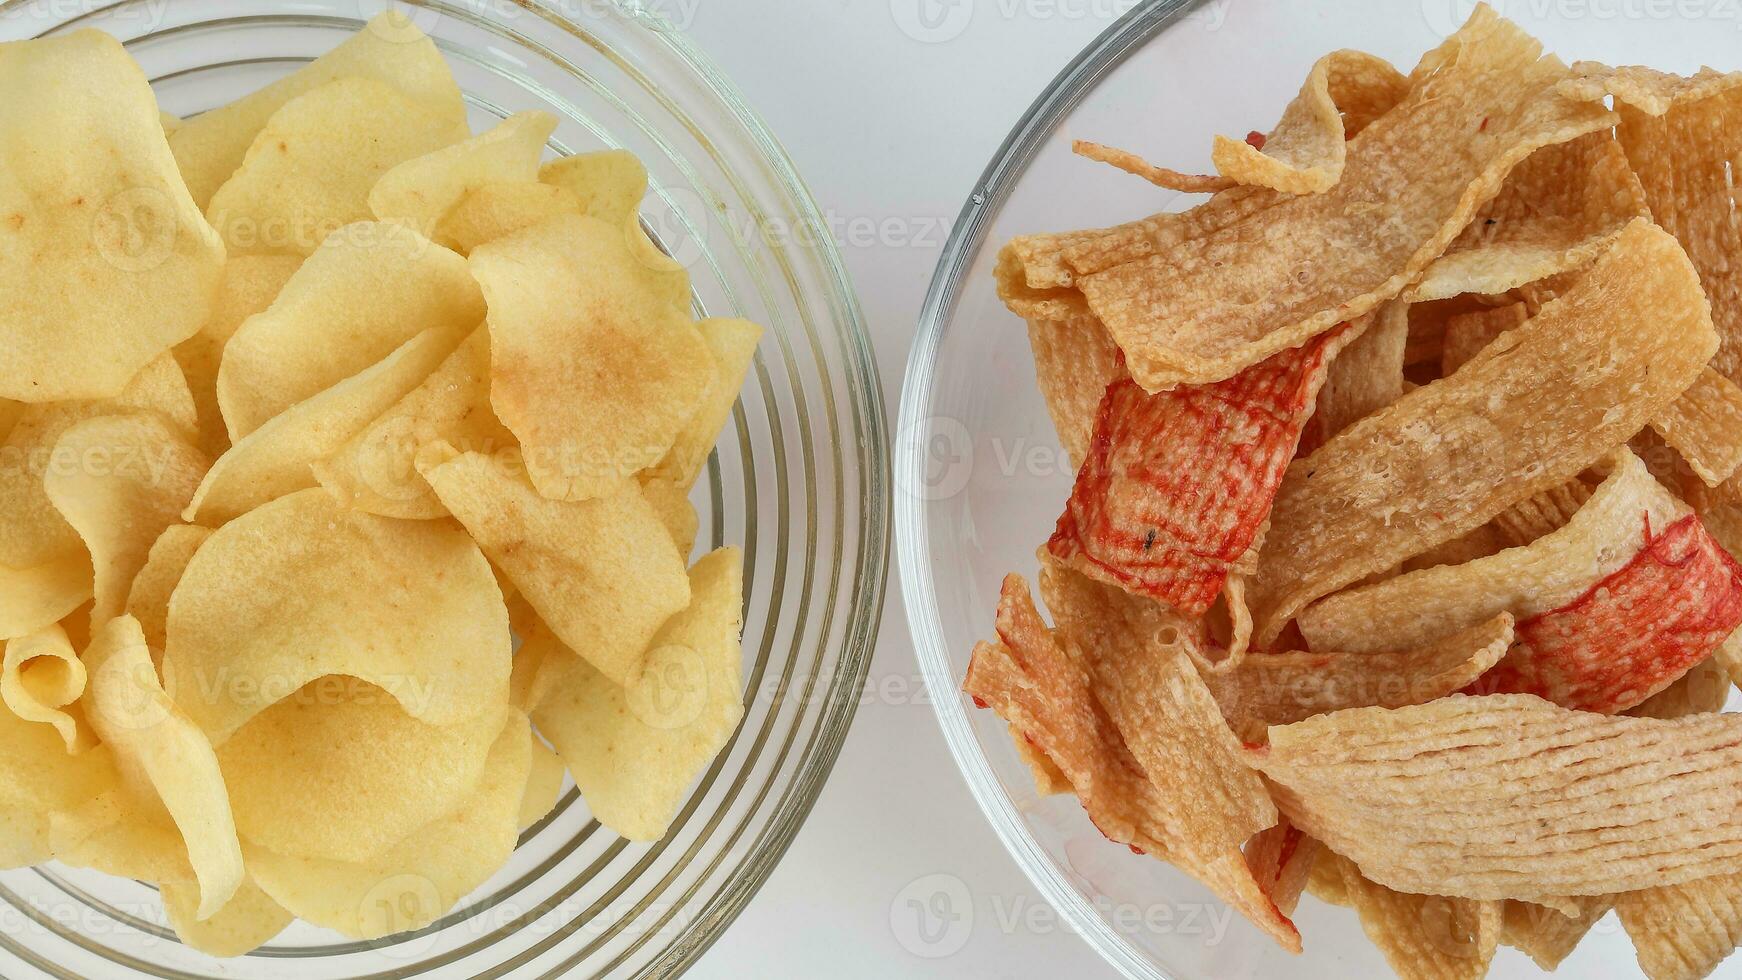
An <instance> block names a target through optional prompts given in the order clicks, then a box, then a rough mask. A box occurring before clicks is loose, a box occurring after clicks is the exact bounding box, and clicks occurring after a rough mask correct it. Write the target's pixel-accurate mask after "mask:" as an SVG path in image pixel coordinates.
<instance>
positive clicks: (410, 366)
mask: <svg viewBox="0 0 1742 980" xmlns="http://www.w3.org/2000/svg"><path fill="white" fill-rule="evenodd" d="M453 350H454V348H453V341H452V339H451V338H450V337H449V336H448V335H447V334H446V333H445V332H444V331H441V330H437V329H430V330H425V331H424V332H423V333H420V334H418V335H417V336H415V337H413V338H411V339H410V340H408V341H406V342H405V343H404V344H403V345H401V346H400V348H399V349H398V350H396V351H394V352H392V353H391V354H388V355H387V357H385V358H383V359H382V360H381V362H380V363H378V364H374V365H372V366H370V367H368V368H365V369H364V370H363V371H361V372H360V373H358V374H357V375H356V376H355V377H352V378H346V379H344V380H342V381H340V382H338V383H337V384H335V385H333V386H332V387H331V388H328V389H327V390H325V391H322V392H320V393H319V394H316V395H314V396H313V397H311V398H309V399H308V400H307V401H303V402H299V403H297V404H295V405H292V406H291V407H290V408H288V409H286V410H284V411H283V412H281V413H279V414H278V415H276V416H274V417H273V418H272V419H271V420H270V421H268V422H267V423H266V424H265V425H263V426H261V427H260V428H258V429H255V430H254V431H252V432H250V433H248V434H247V435H246V436H243V437H242V438H241V439H239V440H237V442H236V444H235V445H234V446H231V447H230V449H229V450H228V451H227V452H225V453H224V455H222V456H219V457H218V458H217V460H215V461H214V462H213V463H212V468H211V470H210V471H209V472H208V473H207V474H206V478H205V480H204V481H202V482H201V483H200V486H199V490H198V491H196V492H195V494H194V496H193V499H192V501H191V502H190V503H189V504H188V506H187V509H186V510H185V511H183V514H182V516H183V517H184V518H185V519H186V520H188V521H197V522H201V523H206V524H222V523H223V522H225V521H228V520H232V519H234V518H236V517H239V516H241V515H242V514H245V513H247V512H248V511H249V510H251V509H253V508H255V507H259V506H260V505H261V504H264V503H266V502H268V501H270V500H275V499H277V498H279V497H282V496H284V495H286V494H289V493H295V492H296V491H298V490H305V489H308V488H310V487H313V486H315V485H316V484H317V482H318V481H317V480H316V475H315V471H314V470H313V468H312V467H313V464H315V463H316V462H318V461H320V460H322V459H325V458H327V457H329V456H331V455H333V454H335V453H338V452H340V451H341V450H343V448H344V447H345V445H346V443H348V442H350V441H351V440H352V439H353V438H355V437H356V436H357V435H358V434H359V433H361V432H363V431H364V430H365V429H367V428H368V426H369V423H370V422H372V421H374V420H375V419H377V418H379V417H380V416H381V414H382V413H383V412H387V411H389V410H391V409H392V408H393V407H394V405H395V404H396V403H397V402H399V401H400V399H402V398H405V397H406V396H407V395H409V394H411V393H412V392H413V391H414V390H415V389H416V388H417V386H418V385H420V384H422V383H423V382H424V381H425V380H426V379H428V378H429V377H430V375H431V374H432V373H433V372H434V371H436V369H437V368H438V367H440V365H441V364H442V362H443V361H444V360H446V359H447V357H448V355H449V354H451V353H452V352H453Z"/></svg>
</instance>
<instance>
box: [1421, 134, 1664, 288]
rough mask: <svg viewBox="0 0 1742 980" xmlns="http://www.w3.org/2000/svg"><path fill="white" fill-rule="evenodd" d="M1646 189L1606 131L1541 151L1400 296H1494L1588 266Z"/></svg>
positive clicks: (1637, 210)
mask: <svg viewBox="0 0 1742 980" xmlns="http://www.w3.org/2000/svg"><path fill="white" fill-rule="evenodd" d="M1649 214H1650V212H1649V209H1648V208H1647V207H1646V204H1645V192H1644V190H1643V189H1642V188H1641V187H1640V186H1639V178H1637V177H1635V176H1634V175H1633V170H1632V168H1631V167H1629V166H1628V163H1627V154H1626V153H1625V152H1623V150H1622V149H1621V144H1619V143H1617V142H1616V141H1615V137H1614V136H1613V135H1611V134H1610V133H1609V132H1608V131H1607V130H1604V131H1601V132H1596V133H1590V134H1588V135H1585V136H1580V137H1579V138H1578V139H1575V140H1571V141H1568V142H1565V143H1557V144H1553V145H1550V146H1545V147H1543V148H1542V149H1540V150H1537V151H1536V152H1535V153H1532V154H1531V155H1530V156H1529V157H1527V158H1526V159H1525V160H1524V161H1523V162H1522V163H1520V164H1519V165H1518V166H1516V167H1514V168H1513V169H1512V172H1511V173H1509V174H1508V175H1507V177H1506V182H1505V184H1503V185H1502V186H1501V189H1500V193H1499V194H1498V195H1497V196H1496V197H1495V198H1494V200H1492V201H1490V202H1489V203H1488V204H1486V205H1485V206H1483V207H1482V208H1481V209H1480V210H1479V211H1477V212H1476V215H1475V217H1474V218H1473V219H1471V221H1470V224H1469V226H1468V227H1466V228H1465V229H1464V230H1463V233H1462V234H1460V235H1459V236H1458V238H1457V239H1456V240H1455V241H1453V242H1452V244H1451V245H1450V246H1449V247H1448V248H1447V249H1446V254H1445V255H1443V256H1441V257H1440V258H1439V259H1437V260H1435V262H1434V263H1433V264H1432V265H1430V266H1429V267H1428V268H1427V270H1426V271H1425V272H1423V273H1422V277H1421V280H1420V281H1419V282H1417V283H1415V284H1414V285H1412V286H1410V287H1409V289H1408V290H1406V291H1405V294H1404V295H1405V296H1406V297H1407V298H1409V299H1411V300H1412V301H1416V302H1420V301H1424V300H1435V299H1447V298H1450V297H1452V296H1456V295H1458V294H1459V293H1487V294H1499V293H1504V292H1506V291H1507V290H1509V289H1513V288H1515V287H1518V286H1522V285H1525V284H1526V283H1531V282H1537V281H1540V280H1543V279H1547V278H1549V277H1551V276H1554V275H1557V274H1560V273H1564V272H1567V271H1568V270H1572V269H1577V268H1579V267H1581V266H1585V265H1589V264H1590V262H1591V260H1593V259H1595V258H1596V257H1597V256H1598V255H1599V254H1601V253H1602V252H1603V250H1604V249H1605V248H1607V247H1608V244H1609V242H1610V240H1612V239H1613V238H1614V237H1615V235H1616V233H1618V232H1619V231H1620V230H1621V229H1622V228H1623V227H1625V226H1626V225H1627V223H1628V222H1629V221H1631V220H1633V219H1634V218H1639V217H1648V216H1649Z"/></svg>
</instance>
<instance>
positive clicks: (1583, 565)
mask: <svg viewBox="0 0 1742 980" xmlns="http://www.w3.org/2000/svg"><path fill="white" fill-rule="evenodd" d="M1604 466H1605V468H1606V469H1607V471H1608V472H1607V475H1606V477H1605V479H1604V480H1603V482H1602V483H1601V484H1600V485H1599V486H1598V487H1597V489H1596V490H1595V491H1594V492H1593V493H1592V494H1591V496H1590V499H1589V500H1587V501H1586V502H1585V504H1584V506H1583V507H1580V508H1579V509H1578V511H1577V512H1576V513H1574V514H1573V515H1572V517H1571V519H1570V520H1568V521H1566V522H1565V524H1564V526H1560V527H1558V529H1556V530H1552V531H1551V532H1550V533H1548V534H1546V535H1544V536H1542V537H1540V538H1537V539H1535V540H1532V541H1529V542H1527V543H1525V544H1523V545H1521V546H1519V547H1513V548H1509V549H1507V550H1504V551H1501V552H1499V553H1498V554H1494V555H1491V556H1487V557H1483V558H1478V559H1475V560H1472V561H1469V562H1465V563H1462V564H1447V565H1440V566H1438V567H1434V568H1426V569H1421V570H1419V571H1413V572H1409V573H1407V574H1404V575H1399V576H1397V577H1396V578H1391V579H1387V580H1385V581H1383V582H1378V583H1375V584H1372V585H1364V586H1359V587H1356V588H1352V589H1346V590H1344V591H1342V592H1338V593H1336V594H1335V595H1332V596H1329V597H1327V598H1324V599H1321V600H1320V601H1318V602H1316V603H1314V604H1313V605H1311V606H1308V607H1307V608H1306V610H1305V611H1303V612H1302V613H1301V616H1300V627H1301V632H1302V633H1303V634H1305V635H1306V638H1307V641H1308V643H1309V644H1310V645H1311V646H1312V647H1313V648H1315V649H1321V650H1353V651H1355V652H1357V653H1361V652H1366V651H1372V650H1384V649H1387V648H1388V647H1399V646H1401V647H1410V646H1416V645H1420V644H1424V643H1429V642H1432V641H1433V640H1435V639H1438V638H1439V637H1443V636H1446V635H1447V634H1450V633H1452V632H1455V631H1457V630H1461V629H1466V628H1468V627H1471V626H1474V625H1476V624H1477V623H1480V622H1483V621H1484V620H1486V619H1488V618H1490V617H1492V616H1494V615H1495V614H1496V613H1500V612H1510V613H1512V614H1513V615H1514V616H1517V617H1518V618H1520V619H1526V618H1529V617H1531V616H1535V615H1538V614H1540V613H1545V612H1548V611H1549V610H1551V609H1558V608H1560V607H1562V606H1564V605H1566V604H1567V603H1569V602H1571V601H1573V600H1574V599H1576V598H1578V596H1579V595H1580V594H1581V593H1583V592H1584V591H1585V590H1586V589H1588V588H1590V586H1591V584H1592V583H1594V582H1596V581H1598V580H1600V579H1603V578H1605V577H1607V576H1609V575H1611V574H1613V573H1615V572H1617V571H1619V570H1620V569H1621V568H1622V567H1623V566H1625V565H1626V564H1627V563H1628V562H1629V561H1630V560H1632V558H1633V556H1634V555H1636V554H1638V553H1639V549H1640V547H1641V546H1642V545H1643V544H1644V542H1645V528H1646V526H1647V524H1649V525H1650V526H1651V527H1654V528H1659V529H1662V528H1666V527H1669V526H1670V525H1671V524H1673V523H1674V522H1675V521H1676V520H1677V519H1678V518H1680V517H1682V516H1683V515H1685V514H1686V513H1687V512H1688V511H1687V508H1686V506H1685V505H1683V504H1681V503H1680V502H1679V501H1677V500H1676V499H1675V498H1674V497H1672V496H1671V495H1670V494H1669V493H1668V492H1666V491H1665V490H1664V489H1663V488H1662V487H1661V486H1660V485H1658V483H1657V481H1656V480H1654V479H1652V477H1651V474H1650V473H1649V472H1647V471H1646V468H1645V465H1644V464H1643V463H1641V462H1640V461H1639V457H1637V456H1635V455H1633V453H1631V452H1629V451H1627V450H1625V449H1623V450H1619V451H1617V452H1616V453H1614V454H1612V455H1611V456H1610V457H1609V459H1608V460H1607V461H1605V464H1604Z"/></svg>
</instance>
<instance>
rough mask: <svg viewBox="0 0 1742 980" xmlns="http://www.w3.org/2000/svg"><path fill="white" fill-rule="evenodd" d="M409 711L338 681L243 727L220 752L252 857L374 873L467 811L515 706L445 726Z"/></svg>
mask: <svg viewBox="0 0 1742 980" xmlns="http://www.w3.org/2000/svg"><path fill="white" fill-rule="evenodd" d="M431 686H432V687H433V685H431ZM410 710H411V709H408V708H407V707H405V706H404V701H403V700H402V698H401V697H399V696H396V695H394V694H392V693H390V692H388V691H387V690H385V689H383V688H382V687H380V686H379V685H375V684H371V683H369V682H367V681H364V680H360V679H358V678H356V677H348V676H337V675H328V676H323V677H321V678H318V679H316V680H313V681H310V682H309V683H307V684H305V685H303V686H302V687H301V688H299V689H297V690H296V691H294V692H292V693H291V694H290V695H288V696H286V697H284V698H281V699H279V700H278V701H276V702H274V703H273V704H272V706H271V707H269V708H266V709H265V710H264V711H262V712H260V713H259V714H258V715H256V716H255V717H254V718H253V719H251V720H250V721H248V722H247V723H246V724H244V725H243V726H242V727H241V728H240V729H239V730H238V731H237V732H236V733H235V735H233V736H232V737H231V738H230V739H229V740H228V741H226V742H224V743H223V744H222V745H220V746H219V747H218V762H219V764H220V765H221V766H222V767H223V771H224V778H225V779H226V780H227V781H228V783H229V785H230V796H231V800H232V802H233V804H234V806H235V813H236V828H237V831H238V833H239V834H240V836H241V838H242V841H243V843H244V845H247V846H250V847H258V848H262V849H265V850H269V851H272V852H273V853H276V854H280V855H286V856H298V857H310V858H318V859H324V860H335V861H346V862H369V861H373V860H374V859H375V858H376V857H378V856H379V855H381V854H382V853H384V852H385V851H387V850H388V849H389V848H391V847H393V846H394V845H395V844H397V843H398V842H400V841H402V840H405V839H406V838H407V837H409V836H410V835H412V834H414V833H415V832H416V831H417V830H418V828H420V827H422V826H424V825H425V824H428V823H429V822H431V821H433V820H437V819H440V818H441V817H442V816H443V815H444V814H447V813H449V812H451V811H452V810H453V809H454V808H455V807H456V806H459V805H461V804H462V803H463V802H464V800H465V799H466V797H467V795H469V794H470V793H471V792H472V791H473V790H474V789H475V788H476V786H477V784H478V780H479V779H480V778H482V777H483V775H484V771H485V766H486V756H487V755H488V753H489V751H490V746H491V744H492V743H493V742H494V741H495V740H496V738H497V736H498V734H499V733H500V732H501V730H502V725H503V719H504V718H505V717H506V715H507V713H508V711H509V709H508V707H507V703H506V697H505V696H500V697H498V698H497V699H495V700H492V701H491V702H490V703H489V704H487V705H485V706H484V710H482V711H480V712H479V713H478V714H476V715H474V716H473V717H471V718H467V719H464V720H462V721H457V722H452V723H449V724H444V725H432V724H429V723H428V722H424V721H420V720H418V719H417V718H415V717H413V716H412V715H411V714H410V713H409V712H410ZM263 884H264V882H263Z"/></svg>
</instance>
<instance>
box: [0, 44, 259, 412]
mask: <svg viewBox="0 0 1742 980" xmlns="http://www.w3.org/2000/svg"><path fill="white" fill-rule="evenodd" d="M0 87H3V90H4V91H5V92H6V111H5V112H4V113H0V142H3V143H4V144H5V146H6V147H7V154H6V160H5V163H4V165H0V256H4V258H3V259H0V293H3V294H4V295H5V296H6V297H7V304H6V309H5V313H4V315H3V316H0V338H3V343H4V346H5V351H6V357H5V358H4V359H3V360H0V398H9V399H15V400H19V401H25V402H51V401H67V400H72V399H95V398H109V397H113V396H115V395H116V394H118V393H119V392H120V391H121V390H122V389H123V388H124V387H126V386H127V383H128V381H129V379H131V378H132V377H133V376H134V375H136V374H138V373H139V371H140V369H142V368H143V367H144V366H145V365H146V364H148V363H150V362H151V361H152V359H154V358H156V357H158V356H159V355H161V354H163V353H164V352H166V351H168V350H169V348H170V347H172V346H174V345H175V344H177V343H180V342H181V341H183V340H186V339H187V338H188V337H190V336H192V335H193V334H194V332H195V331H197V330H199V325H200V323H201V322H203V321H204V320H205V318H206V315H207V313H208V312H210V310H211V307H212V298H213V296H214V295H215V294H216V293H217V290H218V283H219V280H220V279H221V278H222V276H223V269H224V246H223V243H222V242H221V241H219V240H218V237H217V236H216V235H215V234H214V233H213V231H212V228H211V226H210V225H208V224H207V223H206V220H205V218H203V217H202V216H201V215H200V213H199V209H198V208H197V207H196V205H195V204H194V201H193V200H192V199H191V198H190V197H189V196H188V192H187V189H186V188H185V187H184V186H183V184H182V181H181V177H180V176H179V175H177V173H176V172H175V161H174V159H173V158H172V157H171V156H170V152H169V146H168V144H167V143H165V142H164V134H163V128H162V126H161V125H160V124H159V122H158V119H157V99H156V98H155V97H154V96H153V95H152V92H151V86H150V85H149V84H148V83H147V81H146V78H145V74H144V72H142V71H140V69H139V66H138V65H137V64H135V63H134V62H133V60H132V59H131V58H129V57H128V56H127V53H126V51H125V50H123V49H122V47H121V44H120V42H119V41H116V40H115V39H114V38H112V37H110V36H108V35H106V34H103V33H100V32H98V31H94V30H84V31H78V32H76V33H73V34H68V35H66V36H64V37H54V38H41V39H37V40H32V41H14V42H11V43H8V44H5V45H0Z"/></svg>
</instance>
